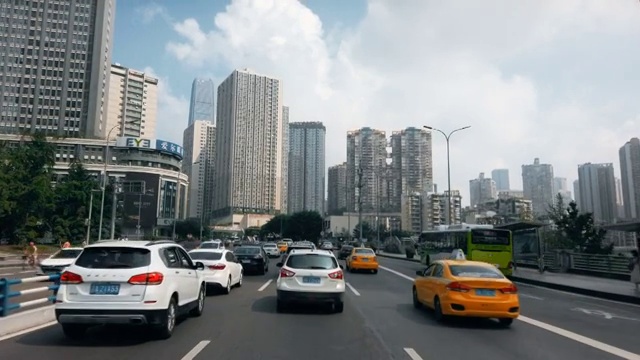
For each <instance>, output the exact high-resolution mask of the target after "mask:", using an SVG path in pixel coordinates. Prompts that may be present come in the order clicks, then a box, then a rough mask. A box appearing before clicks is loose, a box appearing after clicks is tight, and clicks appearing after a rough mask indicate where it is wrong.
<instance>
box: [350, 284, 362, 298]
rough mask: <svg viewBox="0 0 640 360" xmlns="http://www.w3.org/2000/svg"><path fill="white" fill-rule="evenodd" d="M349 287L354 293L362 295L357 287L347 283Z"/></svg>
mask: <svg viewBox="0 0 640 360" xmlns="http://www.w3.org/2000/svg"><path fill="white" fill-rule="evenodd" d="M347 287H348V288H349V290H351V291H352V292H353V293H354V295H355V296H360V293H359V292H358V290H356V288H354V287H353V285H351V284H349V283H347Z"/></svg>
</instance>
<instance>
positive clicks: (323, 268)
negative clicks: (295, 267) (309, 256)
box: [307, 266, 331, 270]
mask: <svg viewBox="0 0 640 360" xmlns="http://www.w3.org/2000/svg"><path fill="white" fill-rule="evenodd" d="M307 269H310V270H331V269H327V268H326V267H324V266H309V267H308V268H307Z"/></svg>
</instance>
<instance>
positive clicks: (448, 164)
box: [424, 125, 471, 225]
mask: <svg viewBox="0 0 640 360" xmlns="http://www.w3.org/2000/svg"><path fill="white" fill-rule="evenodd" d="M470 127H471V126H464V127H461V128H459V129H455V130H452V131H451V132H450V133H449V134H447V133H445V132H444V131H442V130H440V129H436V128H434V127H432V126H427V125H424V128H425V129H427V130H433V131H437V132H439V133H440V134H442V135H444V138H445V139H446V140H447V188H448V190H449V193H448V195H447V206H448V211H447V213H448V216H449V221H448V223H449V225H451V224H453V217H452V216H451V215H452V211H451V208H452V206H451V157H450V154H449V139H451V135H453V134H454V133H456V132H458V131H462V130H465V129H468V128H470Z"/></svg>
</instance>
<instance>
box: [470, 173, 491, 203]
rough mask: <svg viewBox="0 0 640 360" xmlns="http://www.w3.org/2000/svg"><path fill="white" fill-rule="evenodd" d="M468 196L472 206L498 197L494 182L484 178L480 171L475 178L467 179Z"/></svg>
mask: <svg viewBox="0 0 640 360" xmlns="http://www.w3.org/2000/svg"><path fill="white" fill-rule="evenodd" d="M469 198H470V199H469V201H470V204H471V206H472V207H473V206H476V205H480V204H484V203H486V202H489V201H491V200H496V199H497V198H498V191H497V190H496V182H495V181H493V179H489V178H485V177H484V173H480V175H479V176H478V178H477V179H473V180H469Z"/></svg>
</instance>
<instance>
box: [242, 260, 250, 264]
mask: <svg viewBox="0 0 640 360" xmlns="http://www.w3.org/2000/svg"><path fill="white" fill-rule="evenodd" d="M242 263H243V264H251V260H242Z"/></svg>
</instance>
